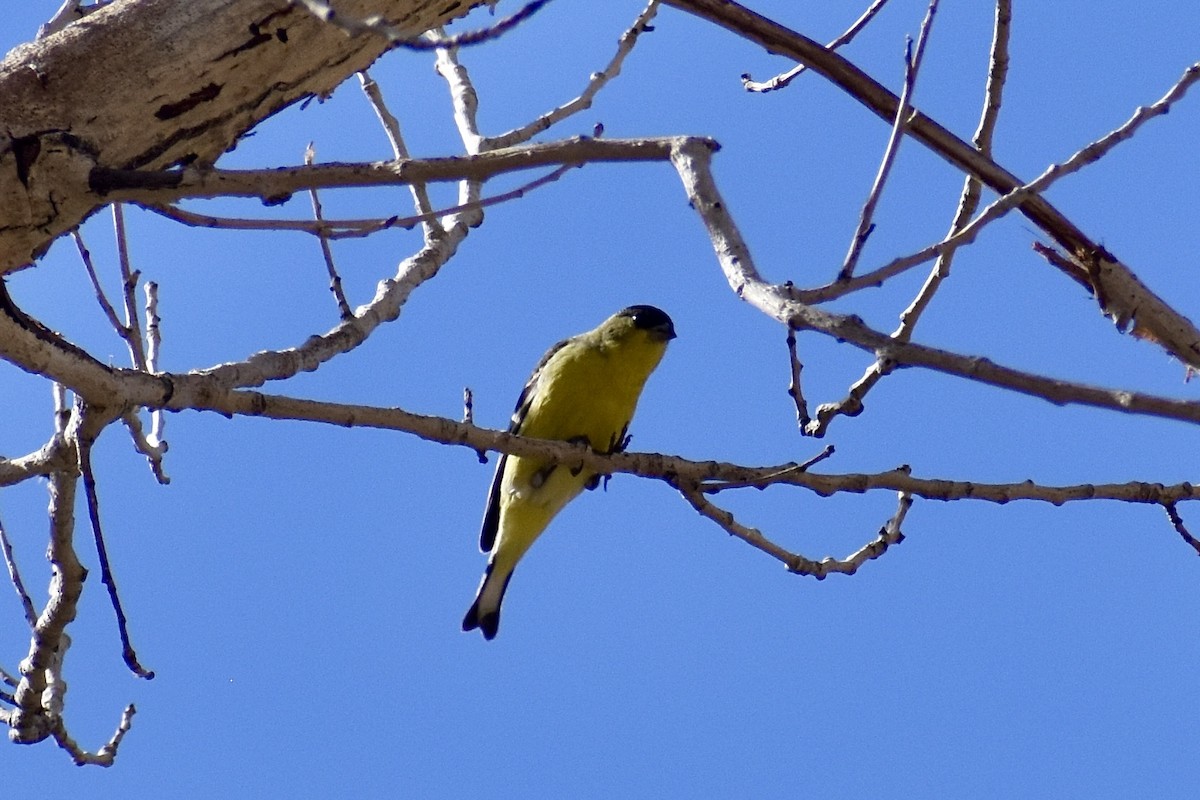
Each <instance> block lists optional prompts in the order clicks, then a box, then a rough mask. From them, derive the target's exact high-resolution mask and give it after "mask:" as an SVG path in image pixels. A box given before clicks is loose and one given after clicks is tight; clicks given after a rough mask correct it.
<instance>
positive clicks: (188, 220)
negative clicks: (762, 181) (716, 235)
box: [145, 164, 581, 241]
mask: <svg viewBox="0 0 1200 800" xmlns="http://www.w3.org/2000/svg"><path fill="white" fill-rule="evenodd" d="M578 166H581V165H578V164H564V165H563V166H561V167H558V168H557V169H555V170H553V171H551V172H548V173H546V174H545V175H542V176H541V177H539V178H535V179H533V180H531V181H529V182H528V183H525V184H522V185H521V186H518V187H517V188H515V189H512V190H510V191H507V192H502V193H500V194H497V195H492V196H490V197H484V198H481V199H480V200H478V201H476V202H472V203H462V204H460V205H455V206H449V207H447V208H439V209H437V210H435V211H430V212H429V213H427V214H421V215H419V216H415V217H389V218H388V219H343V220H323V221H320V222H314V221H313V220H307V219H246V218H244V217H214V216H211V215H208V214H199V213H197V212H195V211H187V210H184V209H182V208H179V207H178V206H157V205H147V206H145V208H146V209H147V210H148V211H153V212H154V213H156V214H159V215H161V216H164V217H166V218H167V219H171V220H174V221H175V222H179V223H182V224H184V225H190V226H192V227H196V228H221V229H224V230H241V231H294V232H298V233H308V234H312V235H313V236H321V235H322V233H323V234H324V238H326V239H329V240H331V241H333V240H337V239H358V238H364V237H366V236H370V235H372V234H375V233H379V232H380V231H385V230H389V229H392V228H403V229H406V230H407V229H411V228H412V227H413V226H414V225H416V224H418V223H423V222H428V221H430V220H438V219H441V218H442V217H444V216H448V215H451V214H458V213H461V212H463V211H474V210H476V209H481V208H488V207H489V206H494V205H498V204H500V203H506V202H508V201H510V200H519V199H521V198H522V197H524V196H525V195H526V194H528V193H529V192H531V191H533V190H534V189H538V188H541V187H542V186H545V185H546V184H548V183H553V182H554V181H556V180H558V179H559V178H561V177H562V176H563V175H565V174H566V173H567V172H568V171H570V170H572V169H574V168H576V167H578Z"/></svg>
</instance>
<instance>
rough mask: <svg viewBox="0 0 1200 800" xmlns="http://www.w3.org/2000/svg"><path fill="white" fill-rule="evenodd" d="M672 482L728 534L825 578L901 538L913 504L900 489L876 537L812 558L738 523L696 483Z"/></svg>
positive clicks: (798, 570) (848, 570) (848, 571)
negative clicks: (839, 554)
mask: <svg viewBox="0 0 1200 800" xmlns="http://www.w3.org/2000/svg"><path fill="white" fill-rule="evenodd" d="M672 485H673V486H675V488H676V489H677V490H678V491H679V493H680V494H682V495H683V497H684V499H685V500H687V501H688V503H689V504H690V505H691V506H692V508H694V509H696V511H698V512H699V513H700V515H701V516H704V517H707V518H708V519H710V520H712V521H713V522H715V523H717V525H719V526H720V527H721V528H722V530H724V531H725V532H726V533H728V534H729V535H730V536H734V537H736V538H738V539H741V540H742V541H743V542H745V543H746V544H748V545H750V546H751V547H754V548H756V549H758V550H761V551H762V552H764V553H766V554H767V555H769V556H771V557H772V558H775V559H777V560H778V561H781V562H782V563H783V565H784V566H785V567H787V570H788V572H791V573H794V574H796V575H810V576H812V577H814V578H816V579H817V580H824V579H825V577H826V576H827V575H830V574H833V573H838V574H841V575H853V574H854V573H855V572H857V571H858V569H859V567H861V566H862V565H863V564H865V563H866V562H867V561H870V560H872V559H876V558H879V557H880V556H882V555H883V554H884V553H886V552H887V550H888V548H889V547H890V546H891V545H893V544H898V543H899V542H902V541H903V540H904V534H903V533H902V532H901V531H900V524H901V523H902V522H903V521H904V516H905V514H907V513H908V509H909V507H910V506H912V498H911V497H910V496H909V495H907V494H904V493H900V503H899V507H898V508H897V510H896V513H895V514H894V515H893V516H892V518H891V519H889V520H888V522H887V524H885V525H884V526H883V527H882V528H880V530H879V534H878V536H876V538H875V539H873V540H872V541H870V542H867V544H865V545H863V546H862V547H860V548H859V549H858V550H856V551H855V552H854V553H852V554H850V555H849V556H847V557H846V558H841V559H838V558H833V557H831V556H826V557H825V558H823V559H821V560H820V561H815V560H813V559H810V558H807V557H805V556H802V555H800V554H799V553H792V552H790V551H788V550H786V549H784V548H782V547H780V546H779V545H777V544H775V543H774V542H772V541H771V540H770V539H768V538H767V537H766V536H764V535H763V534H762V532H761V531H759V530H758V529H756V528H751V527H749V526H746V525H743V524H741V523H740V522H738V521H737V519H736V518H735V517H734V516H733V514H732V513H730V512H729V511H727V510H725V509H723V508H721V507H720V506H718V505H716V504H714V503H712V502H711V501H710V500H709V499H708V498H706V497H705V496H704V494H703V493H702V492H701V491H700V490H699V489H698V488H697V487H694V486H684V485H680V484H674V483H673V484H672Z"/></svg>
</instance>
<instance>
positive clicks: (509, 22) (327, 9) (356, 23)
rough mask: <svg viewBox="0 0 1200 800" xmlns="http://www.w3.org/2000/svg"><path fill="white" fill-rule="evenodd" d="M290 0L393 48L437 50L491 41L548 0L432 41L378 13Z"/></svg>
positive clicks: (309, 0)
mask: <svg viewBox="0 0 1200 800" xmlns="http://www.w3.org/2000/svg"><path fill="white" fill-rule="evenodd" d="M291 2H292V4H293V5H298V6H303V7H304V8H305V9H307V10H308V11H309V12H310V13H311V14H312V15H313V16H315V17H317V18H318V19H320V20H322V21H323V22H328V23H329V24H331V25H334V26H336V27H338V28H341V29H342V30H343V31H345V32H346V33H348V34H350V35H352V36H358V35H361V34H373V35H375V36H381V37H383V38H384V39H386V40H387V41H388V43H389V44H390V45H391V46H392V47H398V48H403V49H406V50H436V49H438V48H440V47H467V46H469V45H475V44H482V43H483V42H487V41H491V40H492V39H495V38H497V37H499V36H501V35H502V34H504V33H507V32H508V31H509V30H511V29H513V28H515V27H516V26H517V25H520V24H521V23H522V22H524V21H525V20H527V19H529V18H530V17H532V16H533V15H534V14H536V13H537V12H538V11H539V10H540V9H541V8H542V7H543V6H544V5H546V3H548V2H550V0H530V2H529V3H527V4H526V5H525V6H524V7H523V8H521V9H520V10H519V11H517V12H516V13H514V14H512V15H510V16H507V17H505V18H503V19H501V20H499V21H498V22H496V23H495V24H493V25H489V26H488V27H486V28H482V29H480V30H476V31H466V32H464V33H460V34H457V35H455V36H446V37H438V38H436V39H434V40H432V41H431V40H429V39H426V38H422V37H420V36H416V37H414V36H410V35H409V34H408V32H407V31H404V30H402V29H400V28H397V27H396V26H394V25H389V24H388V23H387V22H386V21H385V20H384V18H383V17H382V16H380V15H378V14H376V15H373V16H370V17H366V18H365V19H356V18H353V17H346V16H343V15H341V14H339V13H338V12H336V11H335V10H334V9H333V7H332V6H330V5H329V4H328V3H326V2H324V0H291Z"/></svg>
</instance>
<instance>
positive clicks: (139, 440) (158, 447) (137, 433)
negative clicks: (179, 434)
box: [121, 410, 171, 486]
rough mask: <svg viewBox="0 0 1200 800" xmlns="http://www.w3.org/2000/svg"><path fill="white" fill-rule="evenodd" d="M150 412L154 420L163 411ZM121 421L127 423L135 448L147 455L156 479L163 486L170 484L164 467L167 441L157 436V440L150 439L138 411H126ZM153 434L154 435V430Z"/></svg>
mask: <svg viewBox="0 0 1200 800" xmlns="http://www.w3.org/2000/svg"><path fill="white" fill-rule="evenodd" d="M150 413H151V419H152V420H153V419H154V415H155V414H157V415H158V417H159V418H161V417H162V413H163V412H162V411H161V410H155V411H152V412H150ZM121 422H123V423H125V428H126V430H128V431H129V436H130V438H132V439H133V447H134V449H135V450H137V451H138V452H139V453H141V454H142V455H143V456H145V457H146V462H147V463H148V464H149V465H150V472H151V473H153V475H154V479H155V480H156V481H158V482H159V483H160V484H162V485H163V486H166V485H167V484H169V483H170V482H171V478H170V476H169V475H167V473H166V470H164V469H163V455H164V454H165V453H166V452H167V443H166V442H163V441H161V440H158V439H157V437H155V439H156V441H154V442H152V441H150V438H149V437H147V436H146V434H145V431H144V430H143V429H142V419H141V417H139V416H138V412H137V411H126V412H125V413H124V414H122V415H121ZM160 424H161V423H160ZM152 430H153V429H152ZM151 436H154V434H153V432H152V433H151Z"/></svg>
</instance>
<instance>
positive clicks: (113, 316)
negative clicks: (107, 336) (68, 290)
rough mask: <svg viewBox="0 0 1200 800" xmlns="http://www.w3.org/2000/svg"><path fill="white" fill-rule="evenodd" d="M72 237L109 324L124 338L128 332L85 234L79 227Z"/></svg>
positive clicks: (72, 232) (72, 233)
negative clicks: (86, 243)
mask: <svg viewBox="0 0 1200 800" xmlns="http://www.w3.org/2000/svg"><path fill="white" fill-rule="evenodd" d="M71 238H73V239H74V240H75V247H76V248H78V250H79V259H80V260H81V261H82V262H83V268H84V269H85V270H87V274H88V278H90V279H91V281H92V289H93V291H95V292H96V300H97V301H98V302H99V303H100V309H101V310H102V311H103V312H104V316H105V317H107V318H108V324H109V325H111V326H112V328H113V330H114V331H116V332H117V334H118V335H119V336H120V337H121V338H122V339H124V338H125V337H126V336H127V335H128V332H127V331H126V330H125V325H124V324H123V323H122V322H121V319H120V317H118V316H117V310H116V309H115V308H113V304H112V303H110V302H109V300H108V295H106V294H105V293H104V287H103V286H101V285H100V276H99V275H98V274H97V273H96V265H95V264H93V263H92V251H91V250H89V249H88V248H87V245H85V244H84V243H83V234H81V233H80V232H79V229H78V228H76V229H75V230H73V231H71Z"/></svg>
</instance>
